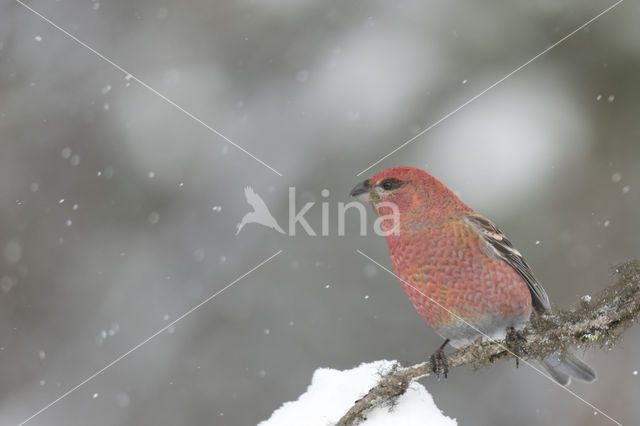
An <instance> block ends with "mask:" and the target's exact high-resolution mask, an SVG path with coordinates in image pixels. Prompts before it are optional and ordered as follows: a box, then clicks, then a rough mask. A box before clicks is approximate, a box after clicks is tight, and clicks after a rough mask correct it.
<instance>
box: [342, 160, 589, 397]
mask: <svg viewBox="0 0 640 426" xmlns="http://www.w3.org/2000/svg"><path fill="white" fill-rule="evenodd" d="M351 195H352V196H353V197H357V198H358V199H361V200H364V201H370V202H372V203H373V206H374V209H375V211H376V214H377V215H378V216H379V217H380V216H387V217H390V215H392V214H393V209H392V207H390V206H389V204H387V203H393V204H395V206H397V209H398V212H399V218H398V222H399V229H398V228H396V231H397V232H390V231H392V229H391V227H392V226H393V223H391V222H392V221H391V220H385V221H383V222H382V229H383V230H384V231H386V233H387V236H386V238H387V243H388V245H389V255H390V256H391V264H392V265H393V269H394V271H395V273H396V275H397V276H398V277H399V278H400V284H401V285H402V287H403V288H404V291H405V292H406V293H407V295H408V296H409V299H411V302H412V303H413V306H414V307H415V308H416V310H417V311H418V313H419V314H420V315H421V316H422V318H424V320H425V321H426V323H427V324H428V325H429V326H430V327H431V328H433V329H434V330H435V331H436V332H437V333H438V334H439V335H440V336H442V337H443V338H444V339H445V343H444V345H442V347H441V348H440V349H439V350H438V351H436V353H435V354H434V357H432V359H433V360H434V361H435V362H434V367H435V364H436V363H438V362H444V365H443V366H442V367H444V368H443V369H444V372H445V375H446V358H444V356H443V354H442V349H443V348H444V346H445V345H446V344H447V343H450V344H451V345H452V346H454V347H455V348H460V347H464V346H466V345H469V344H471V343H473V342H474V341H475V340H476V339H477V338H478V337H480V336H482V337H486V336H489V337H490V338H492V339H504V338H505V336H506V335H507V331H509V330H511V329H513V330H521V329H522V328H524V326H525V325H526V323H527V322H528V321H529V318H530V316H531V314H532V313H535V314H544V313H548V312H550V310H551V305H550V303H549V298H548V296H547V293H546V292H545V290H544V288H542V286H541V285H540V283H539V282H538V281H537V280H536V278H535V277H534V275H533V272H532V271H531V268H530V267H529V265H527V263H526V262H525V261H524V259H523V257H522V255H521V254H520V252H519V251H518V250H516V249H515V248H514V247H513V245H512V244H511V243H510V242H509V240H508V239H507V237H506V236H505V235H504V234H503V233H502V232H501V231H500V230H499V229H498V228H497V227H496V225H494V224H493V223H492V222H491V221H489V220H487V219H486V218H484V217H483V216H481V215H480V214H478V213H476V212H475V211H474V210H473V209H472V208H471V207H469V206H467V205H466V204H465V203H464V202H463V201H462V200H460V198H458V197H457V196H456V195H455V194H454V193H453V192H452V191H451V190H450V189H449V188H447V187H446V186H445V185H444V184H443V183H442V182H440V181H439V180H438V179H436V178H434V177H433V176H431V175H430V174H429V173H427V172H425V171H424V170H420V169H417V168H414V167H392V168H389V169H386V170H382V171H381V172H378V173H376V174H375V175H374V176H372V177H371V178H370V179H368V180H365V181H364V182H362V183H360V184H358V185H357V186H356V187H355V188H353V190H352V191H351ZM384 202H387V203H384ZM542 364H543V365H544V367H545V368H546V369H547V370H548V371H549V373H550V374H551V376H552V377H553V378H554V379H555V380H556V381H557V382H558V383H560V384H562V385H567V384H569V382H570V378H571V377H575V378H577V379H579V380H583V381H586V382H591V381H594V380H595V378H596V373H595V371H594V370H593V369H592V368H591V367H589V366H588V365H587V364H585V363H584V362H582V361H580V360H579V359H577V358H576V357H575V356H573V355H571V354H567V355H566V356H565V357H564V358H563V359H559V358H558V357H557V356H549V357H547V358H545V359H544V360H543V361H542ZM437 372H438V371H436V373H437Z"/></svg>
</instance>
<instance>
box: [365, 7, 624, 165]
mask: <svg viewBox="0 0 640 426" xmlns="http://www.w3.org/2000/svg"><path fill="white" fill-rule="evenodd" d="M623 1H624V0H618V1H617V2H615V3H614V4H612V5H611V6H609V7H608V8H606V9H605V10H603V11H602V12H600V13H598V14H597V15H596V16H594V17H593V18H591V19H589V20H588V21H587V22H585V23H584V24H582V25H580V26H579V27H578V28H576V29H575V30H573V31H571V32H570V33H569V34H567V35H565V36H564V37H562V38H561V39H560V40H558V41H556V42H555V43H553V44H552V45H551V46H549V47H547V48H546V49H544V50H543V51H542V52H540V53H538V54H537V55H536V56H534V57H533V58H531V59H529V60H528V61H527V62H525V63H524V64H522V65H520V66H519V67H518V68H516V69H515V70H513V71H511V72H510V73H509V74H507V75H505V76H504V77H502V78H501V79H500V80H498V81H496V82H495V83H493V84H492V85H491V86H489V87H487V88H486V89H484V90H483V91H482V92H480V93H478V94H477V95H475V96H474V97H472V98H471V99H469V100H468V101H466V102H465V103H463V104H462V105H460V106H459V107H457V108H456V109H454V110H453V111H451V112H449V113H448V114H446V115H445V116H444V117H442V118H440V119H439V120H438V121H436V122H434V123H432V124H431V125H429V127H427V128H426V129H424V130H423V131H421V132H420V133H418V134H417V135H415V136H413V137H412V138H410V139H408V140H407V141H405V142H404V143H402V144H401V145H400V146H398V147H397V148H395V149H394V150H393V151H391V152H390V153H388V154H387V155H385V156H384V157H382V158H380V159H379V160H378V161H376V162H375V163H372V164H371V165H370V166H369V167H367V168H366V169H364V170H362V171H361V172H360V173H358V174H357V175H356V176H360V175H361V174H363V173H364V172H366V171H367V170H369V169H371V168H372V167H373V166H375V165H377V164H379V163H381V162H382V161H383V160H385V159H386V158H388V157H390V156H392V155H393V154H395V153H396V152H398V151H400V150H401V149H402V148H404V147H405V146H407V145H409V144H410V143H412V142H414V141H415V140H416V139H418V138H419V137H420V136H422V135H424V134H425V133H427V132H428V131H429V130H431V129H433V128H434V127H436V126H437V125H438V124H440V123H442V122H443V121H444V120H446V119H447V118H449V117H451V116H452V115H453V114H455V113H456V112H458V111H460V110H461V109H462V108H464V107H466V106H467V105H469V104H470V103H471V102H473V101H475V100H476V99H478V98H479V97H480V96H482V95H484V94H485V93H487V92H488V91H489V90H491V89H493V88H494V87H496V86H497V85H499V84H500V83H502V82H503V81H505V80H506V79H508V78H509V77H511V76H512V75H514V74H515V73H517V72H518V71H520V70H521V69H523V68H524V67H526V66H527V65H529V64H530V63H531V62H533V61H535V60H536V59H538V58H539V57H541V56H542V55H544V54H545V53H547V52H548V51H550V50H551V49H553V48H554V47H556V46H558V45H559V44H561V43H563V42H564V41H566V40H567V39H568V38H569V37H571V36H573V35H574V34H575V33H577V32H578V31H580V30H582V29H584V28H585V27H586V26H587V25H589V24H590V23H592V22H593V21H595V20H596V19H598V18H600V17H601V16H602V15H604V14H606V13H607V12H609V11H611V10H612V9H613V8H615V7H616V6H618V5H619V4H620V3H622V2H623Z"/></svg>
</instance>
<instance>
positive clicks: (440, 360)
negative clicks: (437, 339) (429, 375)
mask: <svg viewBox="0 0 640 426" xmlns="http://www.w3.org/2000/svg"><path fill="white" fill-rule="evenodd" d="M447 343H449V339H447V340H445V341H444V343H443V344H442V346H440V347H439V348H438V350H437V351H435V352H434V353H433V355H431V358H430V361H431V371H433V374H435V375H436V377H437V378H438V380H440V376H441V375H442V376H444V378H445V379H446V378H447V374H449V363H448V362H447V356H446V355H445V354H444V348H445V346H447Z"/></svg>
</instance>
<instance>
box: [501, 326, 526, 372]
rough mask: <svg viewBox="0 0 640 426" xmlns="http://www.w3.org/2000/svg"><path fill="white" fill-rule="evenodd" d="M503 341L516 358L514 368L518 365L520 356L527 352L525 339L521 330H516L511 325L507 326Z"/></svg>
mask: <svg viewBox="0 0 640 426" xmlns="http://www.w3.org/2000/svg"><path fill="white" fill-rule="evenodd" d="M504 343H505V345H506V346H507V349H508V350H509V352H511V353H512V354H513V355H514V356H515V358H516V368H518V367H519V366H520V358H521V356H522V355H526V354H527V350H526V345H525V344H526V343H527V339H526V338H525V337H524V335H523V334H522V332H521V331H517V330H516V329H515V328H513V327H509V328H507V335H506V337H505V338H504Z"/></svg>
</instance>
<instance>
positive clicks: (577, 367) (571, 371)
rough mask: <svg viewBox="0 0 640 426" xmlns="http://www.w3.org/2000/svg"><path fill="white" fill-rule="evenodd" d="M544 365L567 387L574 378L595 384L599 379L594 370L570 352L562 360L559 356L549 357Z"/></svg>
mask: <svg viewBox="0 0 640 426" xmlns="http://www.w3.org/2000/svg"><path fill="white" fill-rule="evenodd" d="M542 365H543V366H544V368H545V369H546V370H547V371H548V372H549V374H550V375H551V377H553V378H554V380H555V381H556V382H558V383H560V384H561V385H562V386H567V385H568V384H569V383H570V382H571V378H572V377H574V378H576V379H578V380H581V381H583V382H588V383H590V382H593V381H594V380H596V377H597V375H596V371H595V370H594V369H593V368H591V367H589V366H588V365H587V364H586V363H584V362H583V361H580V360H579V359H578V358H576V357H575V355H573V354H571V353H569V352H567V354H566V355H565V356H564V358H562V359H561V358H560V357H559V356H558V355H549V356H548V357H546V358H545V359H544V360H543V361H542Z"/></svg>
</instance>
